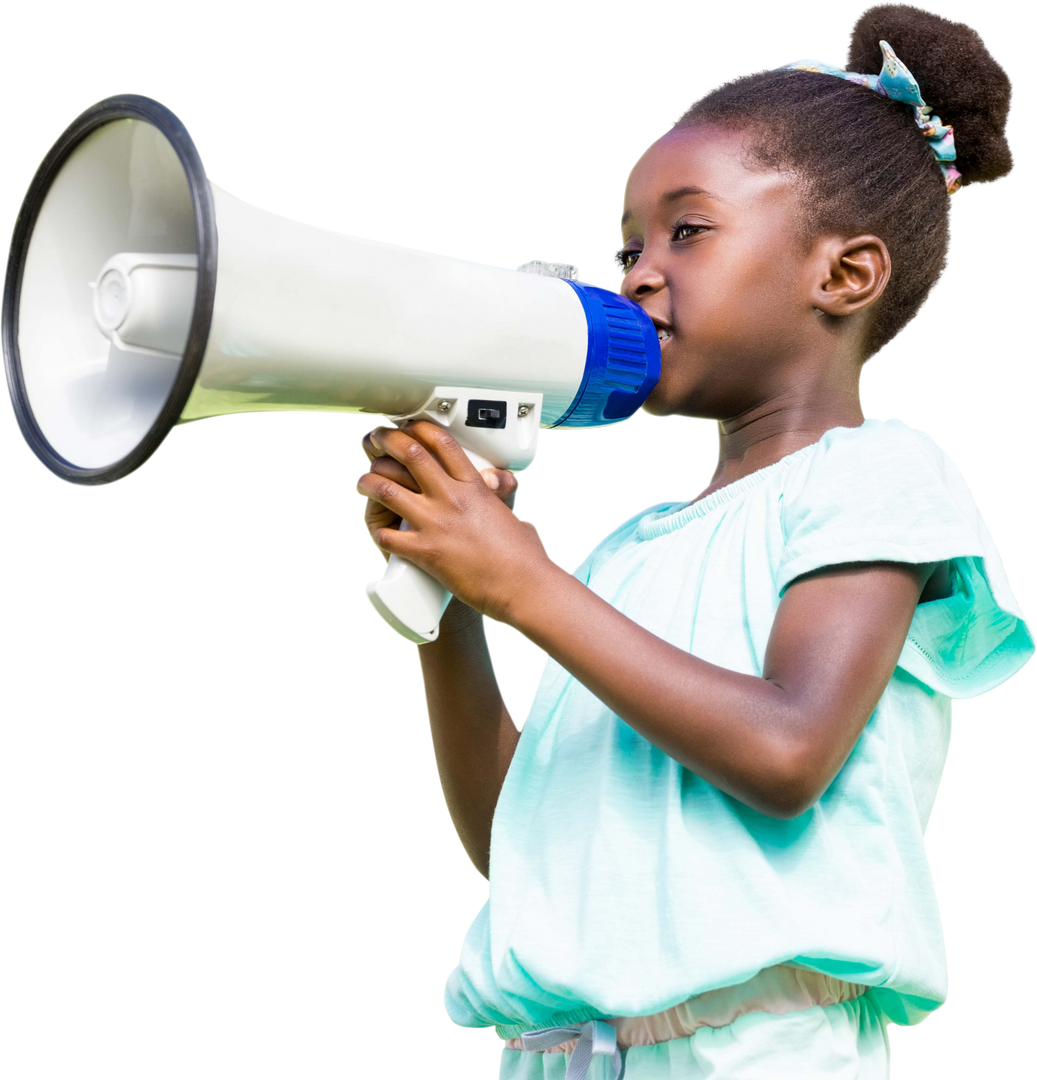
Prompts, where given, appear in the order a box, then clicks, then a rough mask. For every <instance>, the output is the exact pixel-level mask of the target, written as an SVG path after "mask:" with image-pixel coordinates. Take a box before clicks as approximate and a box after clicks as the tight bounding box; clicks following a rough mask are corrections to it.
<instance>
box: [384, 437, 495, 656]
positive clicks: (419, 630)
mask: <svg viewBox="0 0 1037 1080" xmlns="http://www.w3.org/2000/svg"><path fill="white" fill-rule="evenodd" d="M465 453H466V454H467V455H468V457H469V459H470V460H471V462H472V464H473V465H474V466H475V467H476V468H477V469H479V470H480V471H481V470H483V469H492V468H493V465H491V464H490V462H488V461H487V460H486V459H485V458H484V457H481V456H480V455H479V454H476V453H473V452H472V451H471V450H466V451H465ZM408 528H410V526H409V525H408V524H407V522H406V521H401V522H400V529H408ZM367 595H368V597H369V599H370V601H371V603H372V604H373V605H374V609H375V611H377V612H378V614H379V615H381V617H382V618H383V619H385V621H386V622H387V623H388V624H389V625H390V626H391V627H392V628H393V629H394V630H395V631H396V632H397V633H398V634H402V635H403V637H405V638H406V639H407V640H408V641H413V642H416V643H417V644H418V645H424V644H425V643H426V642H429V641H435V640H436V638H437V637H439V622H440V620H441V619H442V618H443V612H444V611H446V609H447V604H449V603H450V598H451V596H452V595H453V594H452V593H450V592H449V591H448V590H447V589H446V587H445V586H443V585H442V584H440V582H438V581H437V580H436V579H435V578H434V577H433V576H432V575H431V574H426V573H425V571H424V570H422V569H420V568H419V567H417V566H415V565H414V563H411V562H408V561H407V560H406V559H401V558H400V557H399V556H398V555H390V556H389V565H388V566H387V567H386V568H385V573H384V574H383V575H382V577H381V578H379V580H378V581H372V582H371V583H370V584H369V585H368V586H367Z"/></svg>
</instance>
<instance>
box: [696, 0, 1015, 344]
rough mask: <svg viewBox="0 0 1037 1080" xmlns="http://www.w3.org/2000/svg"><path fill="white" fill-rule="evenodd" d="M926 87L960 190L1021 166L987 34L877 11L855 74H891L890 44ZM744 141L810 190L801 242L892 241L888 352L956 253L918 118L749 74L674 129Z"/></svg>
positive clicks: (875, 330) (896, 108) (868, 95)
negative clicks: (885, 70)
mask: <svg viewBox="0 0 1037 1080" xmlns="http://www.w3.org/2000/svg"><path fill="white" fill-rule="evenodd" d="M880 40H883V41H888V42H889V44H890V45H891V46H892V48H893V51H894V52H895V53H896V54H897V56H898V57H899V58H900V59H901V60H902V61H903V62H904V64H905V65H906V66H907V68H908V70H909V71H910V72H911V74H912V75H914V77H915V79H916V80H917V81H918V85H919V87H920V88H921V92H922V97H923V98H924V100H925V102H926V104H927V105H931V106H932V109H933V115H936V116H939V117H940V119H941V120H942V121H943V123H944V124H950V125H952V126H953V128H954V144H955V148H956V150H957V154H958V158H957V161H955V162H954V166H955V168H957V170H958V171H959V172H960V173H961V174H962V180H961V183H962V185H963V186H964V185H966V184H971V183H975V182H977V181H984V180H996V179H997V178H998V177H999V176H1004V175H1005V173H1007V172H1008V171H1009V169H1011V167H1012V155H1011V153H1010V152H1009V149H1008V143H1007V142H1006V141H1005V136H1004V130H1005V120H1006V118H1007V116H1008V103H1009V97H1010V95H1011V89H1012V86H1011V83H1010V82H1009V81H1008V76H1007V75H1006V74H1005V72H1004V71H1003V69H1002V68H1001V66H1000V65H999V64H998V63H997V62H996V61H995V60H994V58H993V57H992V56H991V55H990V53H989V52H987V49H986V47H985V46H984V44H983V42H982V41H981V40H980V37H979V35H978V34H977V33H976V32H975V30H973V29H971V28H970V27H968V26H965V25H964V24H963V23H956V22H951V21H950V20H948V19H944V18H941V16H939V15H933V14H930V13H929V12H927V11H922V10H921V9H919V8H915V7H909V6H907V5H906V4H882V5H880V6H878V7H873V8H870V9H869V10H868V11H866V12H865V13H864V14H863V15H862V16H861V17H860V19H858V20H857V25H856V26H855V27H854V29H853V34H852V35H851V38H850V54H849V59H848V62H847V64H846V69H847V70H848V71H858V72H862V73H864V74H869V75H874V74H877V73H878V72H879V71H881V70H882V53H881V51H880V49H879V41H880ZM696 124H715V125H719V126H722V127H728V128H734V129H737V130H741V131H743V132H745V134H746V135H747V136H748V137H747V139H746V163H747V164H748V165H749V166H750V167H762V168H767V169H777V170H779V171H784V172H789V173H791V174H793V175H794V176H796V177H797V178H798V181H799V182H800V184H801V185H802V187H803V197H802V199H801V200H800V201H801V204H802V210H801V217H802V222H801V224H802V235H803V240H804V242H805V243H809V242H810V241H812V240H813V239H814V238H815V237H817V236H818V235H820V234H822V233H824V232H829V231H830V232H835V233H842V234H844V235H849V236H853V235H858V234H861V233H873V234H875V235H876V236H879V237H881V238H882V239H883V240H884V241H885V243H886V246H887V247H888V249H889V253H890V258H891V259H892V262H893V270H892V275H891V277H890V280H889V283H888V284H887V286H886V290H885V292H884V293H883V295H882V297H881V298H880V299H879V301H878V302H877V304H876V305H875V308H874V309H873V310H874V315H873V317H872V320H871V323H870V325H869V327H868V330H867V333H866V335H865V340H864V357H863V358H864V359H867V358H868V357H870V356H872V355H873V354H874V353H876V352H878V350H879V349H881V348H882V346H883V345H885V344H886V342H887V341H889V340H890V339H891V338H892V337H893V336H894V335H895V334H897V333H898V332H899V331H900V329H901V328H902V327H903V326H905V325H906V324H907V323H908V322H910V320H911V319H912V318H914V316H915V314H916V313H917V312H918V309H919V308H920V307H921V305H922V302H923V301H924V300H925V298H926V296H927V295H928V294H929V290H930V289H931V288H932V287H933V285H934V284H935V283H936V280H937V278H939V276H940V274H941V272H942V271H943V267H944V263H945V261H946V255H947V238H948V214H947V211H948V198H949V196H948V194H947V191H946V186H945V182H944V178H943V174H942V173H941V172H940V168H939V166H938V165H937V163H936V159H935V158H934V156H933V153H932V150H930V148H929V144H928V143H927V142H926V139H925V137H924V136H923V135H922V133H921V131H920V130H919V129H918V127H917V126H916V124H915V121H914V117H913V115H912V112H911V110H910V108H909V107H907V106H905V105H903V104H901V103H899V102H896V101H894V100H892V99H891V98H887V97H883V96H882V95H880V94H877V93H876V92H875V91H873V90H870V89H868V88H867V87H866V86H860V85H858V84H856V83H852V82H848V81H846V80H845V79H839V78H835V77H834V76H832V75H824V74H820V73H818V72H810V71H764V72H760V73H759V74H756V75H745V76H743V77H742V78H739V79H735V80H733V81H732V82H729V83H726V84H725V85H724V86H721V87H719V88H717V89H716V90H714V91H712V93H710V94H708V95H707V96H706V97H704V98H702V100H701V101H698V102H696V104H694V105H692V107H691V108H690V109H689V110H688V111H687V112H686V113H685V114H684V115H683V116H682V117H681V118H680V120H678V121H677V124H676V127H690V126H692V125H696Z"/></svg>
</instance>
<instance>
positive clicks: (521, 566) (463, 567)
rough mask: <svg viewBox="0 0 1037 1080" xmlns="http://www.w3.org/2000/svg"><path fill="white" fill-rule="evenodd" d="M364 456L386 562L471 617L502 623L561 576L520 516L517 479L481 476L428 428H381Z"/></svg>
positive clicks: (374, 524) (445, 437) (487, 472)
mask: <svg viewBox="0 0 1037 1080" xmlns="http://www.w3.org/2000/svg"><path fill="white" fill-rule="evenodd" d="M363 446H364V452H365V453H366V454H367V456H368V459H369V460H370V462H371V471H370V472H368V473H365V474H364V475H363V476H362V477H361V478H360V480H359V482H358V483H357V490H358V491H359V492H360V493H361V494H362V495H366V496H367V497H368V503H367V510H366V513H365V515H364V516H365V521H366V523H367V527H368V530H369V531H370V533H371V537H372V539H373V540H374V542H375V544H376V545H377V546H378V547H379V548H380V549H381V551H382V553H383V554H384V555H385V556H386V558H388V556H389V555H399V556H400V557H401V558H404V559H407V560H409V561H410V562H413V563H415V565H417V566H420V567H421V569H423V570H425V571H427V572H428V573H429V574H431V575H432V576H433V577H434V578H436V580H438V581H440V582H441V583H442V584H443V585H444V586H445V587H446V588H448V589H449V590H450V591H451V592H452V593H453V594H454V595H455V596H456V597H458V598H459V599H460V600H461V601H463V602H464V603H465V604H467V605H468V606H469V607H472V608H474V609H475V610H477V611H480V612H482V613H483V614H485V615H489V616H490V617H491V618H495V619H502V620H503V619H506V618H507V613H508V611H509V610H510V607H511V603H512V600H513V598H514V596H515V595H516V594H517V593H519V592H520V591H521V590H523V589H525V588H526V587H527V584H528V582H529V581H530V580H531V579H532V578H534V577H536V576H537V575H538V574H539V573H542V572H543V571H544V570H545V569H547V568H552V569H553V568H554V564H553V563H551V561H550V560H549V559H548V557H547V554H546V552H545V551H544V548H543V545H542V544H541V543H540V538H539V536H538V535H537V532H536V529H535V528H534V527H533V526H532V525H530V524H528V523H526V522H522V521H519V520H518V518H516V517H515V515H514V514H513V513H512V512H511V507H512V506H513V505H514V501H515V492H516V490H517V487H518V481H517V480H516V479H515V475H514V473H511V472H507V471H505V470H502V469H484V470H483V471H482V473H480V472H478V471H477V470H476V468H475V466H474V465H472V463H471V462H470V461H469V460H468V457H467V455H466V454H465V452H464V451H463V450H462V449H461V447H460V446H458V444H457V442H456V441H455V440H454V438H453V437H452V436H451V435H450V434H449V433H448V432H446V431H444V430H443V429H442V428H440V427H438V426H437V425H435V424H433V423H430V422H429V421H427V420H418V421H411V422H408V423H405V424H404V425H403V428H402V429H396V428H376V429H375V430H374V431H372V432H370V433H369V434H368V435H366V436H365V437H364V442H363ZM401 519H406V521H407V523H408V525H409V526H410V528H409V529H408V530H407V531H405V532H401V531H400V528H399V525H400V521H401Z"/></svg>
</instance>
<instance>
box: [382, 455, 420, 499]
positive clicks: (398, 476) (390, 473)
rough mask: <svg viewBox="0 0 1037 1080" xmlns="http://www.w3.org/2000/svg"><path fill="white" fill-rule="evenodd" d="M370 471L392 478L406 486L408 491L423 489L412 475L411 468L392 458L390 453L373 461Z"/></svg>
mask: <svg viewBox="0 0 1037 1080" xmlns="http://www.w3.org/2000/svg"><path fill="white" fill-rule="evenodd" d="M370 471H371V472H373V473H377V474H378V475H379V476H384V477H386V479H388V480H392V481H394V482H395V483H397V484H399V485H400V486H401V487H405V488H406V489H407V490H408V491H418V492H420V491H421V488H420V487H418V482H417V480H415V479H414V477H413V476H412V475H411V473H410V470H409V469H407V468H406V467H405V466H403V465H401V464H400V463H399V462H398V461H397V460H396V459H395V458H391V457H389V456H388V455H386V456H385V457H376V458H374V459H373V460H372V461H371V468H370Z"/></svg>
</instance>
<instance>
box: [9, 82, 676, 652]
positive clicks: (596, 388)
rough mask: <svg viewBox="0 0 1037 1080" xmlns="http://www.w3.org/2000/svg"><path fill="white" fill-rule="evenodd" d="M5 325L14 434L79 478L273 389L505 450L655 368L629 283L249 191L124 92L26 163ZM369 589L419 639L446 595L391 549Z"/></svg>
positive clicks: (430, 630)
mask: <svg viewBox="0 0 1037 1080" xmlns="http://www.w3.org/2000/svg"><path fill="white" fill-rule="evenodd" d="M3 344H4V355H5V360H6V366H7V374H8V383H9V387H10V390H11V396H12V400H13V402H14V406H15V411H16V414H17V417H18V421H19V424H20V426H21V429H22V432H23V434H24V435H25V437H26V439H27V441H28V442H29V444H30V446H31V447H32V448H33V450H34V451H35V452H36V454H37V455H38V456H39V457H40V458H41V460H42V461H43V462H44V463H45V464H46V465H47V466H48V467H49V468H50V469H51V470H52V471H54V472H55V473H57V474H58V475H59V476H62V477H64V478H65V479H67V480H71V481H74V482H78V483H86V484H97V483H105V482H108V481H111V480H115V479H118V478H120V477H122V476H125V475H126V474H127V473H129V472H131V471H132V470H133V469H135V468H137V467H138V466H139V465H140V464H142V463H143V462H144V461H145V460H146V459H147V457H149V456H150V454H151V453H153V452H154V450H155V449H156V447H157V446H158V444H159V443H160V442H161V441H162V439H163V438H164V437H165V435H166V434H167V433H168V432H169V430H170V429H171V428H172V426H173V425H174V424H176V423H178V422H184V421H188V420H196V419H200V418H202V417H208V416H217V415H222V414H227V413H235V412H253V411H263V410H284V409H320V410H342V411H352V412H365V413H373V414H384V415H386V416H389V417H391V418H393V419H395V420H402V419H404V418H412V417H418V416H424V417H426V418H428V419H431V420H433V421H434V422H436V423H438V424H440V425H441V426H443V427H445V428H447V429H448V430H449V431H450V432H451V434H452V435H453V436H454V437H455V438H456V439H457V441H458V442H459V443H460V444H461V445H462V446H463V447H464V448H465V449H466V451H468V453H469V455H470V456H471V457H472V458H473V461H475V462H476V464H477V465H478V467H485V466H487V465H493V466H496V467H497V468H507V469H521V468H524V467H525V466H526V465H528V464H529V462H530V461H531V460H532V458H533V455H534V453H535V450H536V441H537V434H538V430H539V428H540V427H559V426H564V427H574V426H590V425H597V424H602V423H611V422H614V421H616V420H621V419H623V418H625V417H627V416H629V415H631V414H632V413H633V412H635V411H636V409H637V408H639V407H640V405H641V403H642V402H643V401H644V399H645V398H646V397H647V396H648V394H649V393H650V392H651V390H652V388H653V387H654V385H655V383H656V381H657V380H658V377H659V346H658V337H657V333H656V330H655V328H654V326H653V325H652V323H651V321H650V320H649V319H648V317H647V316H646V315H645V314H644V312H643V311H642V310H641V309H640V307H639V306H638V305H636V304H633V303H631V302H630V301H628V300H626V299H625V298H623V297H621V296H618V295H616V294H614V293H611V292H608V291H606V290H602V289H596V288H593V287H591V286H588V285H585V284H584V283H582V282H578V281H576V280H572V279H568V280H567V279H565V278H562V277H554V276H548V275H544V274H541V273H521V272H518V271H515V270H508V269H502V268H499V267H491V266H482V265H479V264H476V263H470V262H465V261H462V260H458V259H450V258H445V257H442V256H439V255H432V254H429V253H426V252H419V251H411V250H409V249H406V248H401V247H395V246H392V245H388V244H380V243H376V242H374V241H369V240H361V239H357V238H355V237H350V236H345V235H341V234H338V233H333V232H329V231H325V230H322V229H318V228H314V227H311V226H307V225H302V224H299V223H297V222H293V221H290V220H288V219H285V218H282V217H279V216H277V215H274V214H270V213H267V212H265V211H262V210H258V209H256V208H254V207H252V206H249V205H247V204H246V203H243V202H241V201H240V200H238V199H235V198H234V197H233V196H231V195H228V194H226V193H225V192H223V191H221V190H220V189H219V188H217V187H216V186H215V185H212V184H210V183H209V181H208V179H207V178H206V176H205V173H204V170H203V168H202V165H201V161H200V159H199V157H198V154H197V151H196V150H195V147H194V144H193V143H192V142H191V139H190V137H189V136H188V134H187V132H186V130H185V129H184V128H183V126H182V125H181V124H180V122H179V121H178V120H177V119H176V117H175V116H173V114H172V113H171V112H169V110H168V109H165V108H164V107H163V106H161V105H159V104H158V103H157V102H154V101H151V100H150V99H148V98H141V97H136V96H124V97H119V98H110V99H108V100H106V101H103V102H101V103H99V104H98V105H96V106H94V107H93V108H92V109H89V110H87V112H85V113H83V114H82V116H80V117H79V118H78V119H77V120H76V121H75V122H74V123H73V124H72V125H71V126H70V127H69V129H68V130H67V131H66V132H65V133H64V135H63V136H62V138H61V139H59V141H58V143H56V144H55V146H54V148H53V149H52V150H51V152H50V154H49V155H48V156H47V158H46V159H45V160H44V162H43V164H42V165H41V166H40V169H39V170H38V172H37V174H36V176H35V178H34V180H33V182H32V185H31V187H30V189H29V193H28V195H27V196H26V199H25V202H24V204H23V206H22V210H21V213H20V215H19V218H18V222H17V224H16V226H15V232H14V239H13V242H12V246H11V254H10V258H9V261H8V268H7V278H6V282H5V290H4V304H3ZM368 593H369V595H370V597H371V599H372V601H373V602H374V604H375V607H376V608H378V610H379V611H380V613H381V614H382V615H383V617H385V618H386V619H387V621H389V622H390V623H391V624H392V625H393V626H394V627H395V628H396V629H397V630H399V631H400V632H401V633H403V634H404V635H405V636H407V637H409V638H410V639H411V640H415V641H430V640H433V639H434V638H435V636H436V633H437V628H438V623H439V619H440V617H441V615H442V612H443V610H444V609H445V606H446V604H447V602H449V599H450V597H449V593H447V592H446V590H445V589H444V588H443V587H442V586H441V585H440V584H439V583H438V582H437V581H435V579H433V578H431V577H429V576H428V575H426V574H424V573H423V572H422V571H420V570H418V568H417V567H415V566H413V565H412V564H410V563H406V562H404V561H403V560H400V559H398V558H396V557H395V556H394V557H393V558H392V559H391V560H390V565H389V567H388V569H387V571H386V575H385V577H384V578H383V579H382V580H381V581H380V582H376V583H374V584H372V585H371V586H369V589H368Z"/></svg>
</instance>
